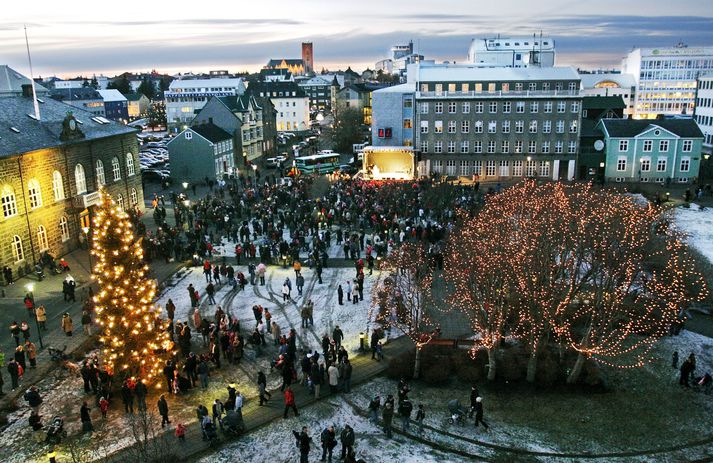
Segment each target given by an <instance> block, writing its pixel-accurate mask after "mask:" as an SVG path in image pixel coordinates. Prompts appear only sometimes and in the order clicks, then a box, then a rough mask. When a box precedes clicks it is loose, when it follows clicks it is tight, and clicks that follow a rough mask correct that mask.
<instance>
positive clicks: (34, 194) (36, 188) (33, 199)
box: [27, 178, 42, 209]
mask: <svg viewBox="0 0 713 463" xmlns="http://www.w3.org/2000/svg"><path fill="white" fill-rule="evenodd" d="M27 199H28V200H29V201H30V209H37V208H39V207H42V188H41V187H40V182H39V180H37V179H36V178H31V179H30V180H29V181H28V182H27Z"/></svg>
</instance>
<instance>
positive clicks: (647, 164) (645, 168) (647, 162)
mask: <svg viewBox="0 0 713 463" xmlns="http://www.w3.org/2000/svg"><path fill="white" fill-rule="evenodd" d="M640 162H641V172H651V158H641V161H640Z"/></svg>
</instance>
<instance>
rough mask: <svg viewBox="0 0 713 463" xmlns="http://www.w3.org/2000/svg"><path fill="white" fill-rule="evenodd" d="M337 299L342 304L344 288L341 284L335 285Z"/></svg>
mask: <svg viewBox="0 0 713 463" xmlns="http://www.w3.org/2000/svg"><path fill="white" fill-rule="evenodd" d="M337 299H338V300H339V305H344V290H343V289H342V285H339V286H338V287H337Z"/></svg>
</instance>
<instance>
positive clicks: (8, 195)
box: [0, 185, 17, 218]
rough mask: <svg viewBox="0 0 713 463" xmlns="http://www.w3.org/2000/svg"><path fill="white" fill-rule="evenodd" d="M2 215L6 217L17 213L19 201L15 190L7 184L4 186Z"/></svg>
mask: <svg viewBox="0 0 713 463" xmlns="http://www.w3.org/2000/svg"><path fill="white" fill-rule="evenodd" d="M0 201H1V202H2V215H3V217H5V218H8V217H12V216H15V215H17V202H16V201H15V191H14V190H13V189H12V187H11V186H9V185H5V186H4V187H3V188H2V198H1V199H0Z"/></svg>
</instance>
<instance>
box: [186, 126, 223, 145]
mask: <svg viewBox="0 0 713 463" xmlns="http://www.w3.org/2000/svg"><path fill="white" fill-rule="evenodd" d="M186 130H192V131H194V132H195V133H197V134H198V135H200V136H201V137H203V138H205V139H206V140H208V141H210V142H212V143H218V142H221V141H225V140H232V139H233V136H232V135H230V134H229V133H228V132H226V131H225V130H223V129H221V128H220V127H218V126H217V125H215V124H212V123H210V122H209V123H207V124H200V125H194V126H192V127H190V128H189V129H186Z"/></svg>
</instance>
